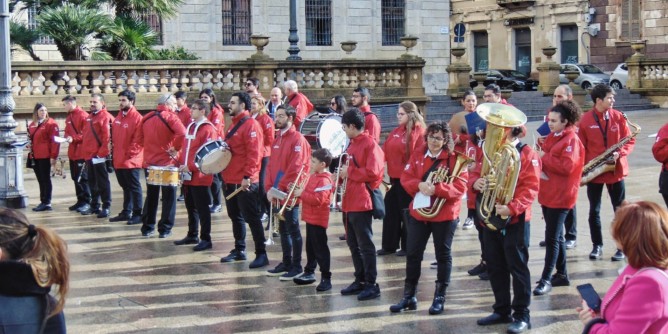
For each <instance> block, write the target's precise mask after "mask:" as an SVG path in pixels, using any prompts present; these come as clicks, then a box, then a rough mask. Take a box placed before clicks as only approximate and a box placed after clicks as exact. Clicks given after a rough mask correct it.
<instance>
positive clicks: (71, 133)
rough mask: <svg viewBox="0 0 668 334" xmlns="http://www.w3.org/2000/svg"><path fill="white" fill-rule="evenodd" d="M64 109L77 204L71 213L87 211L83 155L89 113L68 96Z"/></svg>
mask: <svg viewBox="0 0 668 334" xmlns="http://www.w3.org/2000/svg"><path fill="white" fill-rule="evenodd" d="M62 102H63V107H64V108H65V111H66V112H67V118H66V119H65V139H67V142H68V143H69V147H68V148H67V157H68V158H69V159H70V176H71V177H72V181H74V192H75V193H76V195H77V202H76V203H75V204H74V205H72V206H70V207H69V208H68V209H69V210H70V211H77V212H81V211H86V210H88V209H89V208H90V188H89V187H88V175H87V173H86V168H85V167H84V163H85V160H84V157H83V155H82V150H81V147H82V144H83V142H82V140H83V128H84V126H87V123H86V118H88V113H87V112H85V111H84V110H83V109H81V107H79V106H78V105H77V98H76V97H74V96H72V95H67V96H65V97H63V99H62Z"/></svg>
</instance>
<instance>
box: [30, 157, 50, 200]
mask: <svg viewBox="0 0 668 334" xmlns="http://www.w3.org/2000/svg"><path fill="white" fill-rule="evenodd" d="M33 170H34V171H35V176H36V177H37V183H38V184H39V201H40V203H44V204H51V193H52V192H53V186H52V185H51V159H49V158H46V159H35V167H33Z"/></svg>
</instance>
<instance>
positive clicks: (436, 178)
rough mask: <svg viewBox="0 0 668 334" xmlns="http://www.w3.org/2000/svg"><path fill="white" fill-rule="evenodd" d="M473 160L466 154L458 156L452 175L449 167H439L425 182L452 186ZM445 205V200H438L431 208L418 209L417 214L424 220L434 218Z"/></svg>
mask: <svg viewBox="0 0 668 334" xmlns="http://www.w3.org/2000/svg"><path fill="white" fill-rule="evenodd" d="M472 161H473V159H471V158H469V157H467V156H466V155H464V154H457V160H456V161H455V166H454V167H453V168H452V173H451V175H450V176H448V170H447V167H444V166H439V167H438V168H437V169H436V170H434V171H432V172H430V173H429V175H428V176H427V180H426V181H425V182H427V183H430V184H432V185H433V184H436V183H440V182H445V183H448V184H451V183H452V182H453V181H454V180H455V179H457V178H459V177H460V176H459V175H460V174H461V173H462V172H463V171H464V170H466V167H467V166H468V164H469V163H471V162H472ZM443 204H445V198H440V197H439V198H436V200H435V201H434V204H432V206H431V207H429V208H422V209H417V210H415V211H417V213H418V214H419V215H420V216H422V217H424V218H434V217H436V216H437V215H438V213H439V212H440V211H441V209H442V208H443Z"/></svg>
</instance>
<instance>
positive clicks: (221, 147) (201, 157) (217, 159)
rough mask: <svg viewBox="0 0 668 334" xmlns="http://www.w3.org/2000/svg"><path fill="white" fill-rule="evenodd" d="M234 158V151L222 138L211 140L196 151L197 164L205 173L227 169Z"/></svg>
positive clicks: (214, 172)
mask: <svg viewBox="0 0 668 334" xmlns="http://www.w3.org/2000/svg"><path fill="white" fill-rule="evenodd" d="M230 160H232V152H230V147H229V146H228V145H227V143H226V142H224V141H222V140H214V141H210V142H208V143H206V144H204V145H202V147H200V148H199V149H198V150H197V153H195V166H197V168H199V170H200V172H202V173H203V174H209V175H210V174H216V173H220V172H222V171H223V170H225V167H227V165H228V164H229V163H230Z"/></svg>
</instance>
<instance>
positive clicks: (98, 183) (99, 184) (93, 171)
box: [86, 160, 111, 209]
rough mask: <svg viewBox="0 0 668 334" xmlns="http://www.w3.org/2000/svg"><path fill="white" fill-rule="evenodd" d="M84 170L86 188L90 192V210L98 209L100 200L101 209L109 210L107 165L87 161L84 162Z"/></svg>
mask: <svg viewBox="0 0 668 334" xmlns="http://www.w3.org/2000/svg"><path fill="white" fill-rule="evenodd" d="M86 168H88V186H89V187H90V192H91V203H90V206H91V208H93V209H98V208H99V207H100V200H101V201H102V208H103V209H109V208H110V207H111V183H110V182H109V172H107V165H106V164H105V163H104V162H103V163H99V164H93V161H92V160H88V161H86Z"/></svg>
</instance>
